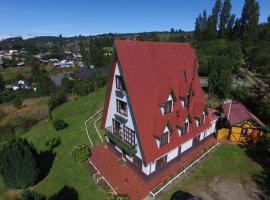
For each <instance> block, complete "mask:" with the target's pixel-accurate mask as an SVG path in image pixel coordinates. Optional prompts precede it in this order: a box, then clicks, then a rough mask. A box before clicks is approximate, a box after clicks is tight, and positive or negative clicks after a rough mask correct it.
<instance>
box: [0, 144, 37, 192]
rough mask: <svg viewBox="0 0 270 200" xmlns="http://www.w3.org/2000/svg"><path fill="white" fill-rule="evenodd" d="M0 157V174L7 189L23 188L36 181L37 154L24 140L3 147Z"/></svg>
mask: <svg viewBox="0 0 270 200" xmlns="http://www.w3.org/2000/svg"><path fill="white" fill-rule="evenodd" d="M0 157H1V163H0V174H1V176H2V177H3V179H4V181H5V183H6V185H7V186H8V187H10V188H25V187H27V186H29V185H31V184H33V183H34V182H35V181H36V180H37V178H38V175H39V169H38V167H37V153H36V151H35V150H34V148H33V146H32V145H30V144H29V143H28V142H27V141H26V140H25V139H17V140H12V141H11V142H9V143H7V144H6V145H4V146H3V148H2V150H1V151H0Z"/></svg>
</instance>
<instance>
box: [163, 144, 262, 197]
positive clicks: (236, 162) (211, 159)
mask: <svg viewBox="0 0 270 200" xmlns="http://www.w3.org/2000/svg"><path fill="white" fill-rule="evenodd" d="M260 173H261V167H260V166H259V165H258V164H257V163H255V162H254V161H252V160H251V159H250V158H249V157H248V156H247V154H246V153H245V150H244V149H242V148H240V147H239V146H236V145H229V144H221V146H219V147H218V148H217V149H216V150H215V152H213V153H210V154H209V155H208V156H207V158H206V159H205V160H204V161H202V163H201V164H200V165H197V166H195V169H194V171H193V172H192V173H191V174H189V175H188V176H187V177H185V178H184V179H183V181H182V182H181V183H180V182H179V183H178V184H176V185H175V186H174V187H172V188H171V189H169V190H168V191H166V192H165V193H164V194H163V195H162V196H161V198H160V199H164V200H165V199H170V197H171V195H172V194H173V193H174V192H175V191H178V190H182V191H189V190H190V189H191V188H192V186H193V185H194V184H197V183H199V182H201V181H207V180H211V179H212V178H214V177H223V178H226V179H230V180H237V181H239V182H240V183H241V184H245V183H246V182H247V181H250V180H251V178H252V176H253V175H258V174H260Z"/></svg>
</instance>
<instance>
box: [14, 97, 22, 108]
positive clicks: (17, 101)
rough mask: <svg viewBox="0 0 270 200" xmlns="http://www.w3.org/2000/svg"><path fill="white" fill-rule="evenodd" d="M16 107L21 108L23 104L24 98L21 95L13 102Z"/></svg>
mask: <svg viewBox="0 0 270 200" xmlns="http://www.w3.org/2000/svg"><path fill="white" fill-rule="evenodd" d="M13 105H14V107H16V108H18V109H20V108H21V106H22V100H21V99H20V98H19V97H16V98H15V99H14V102H13Z"/></svg>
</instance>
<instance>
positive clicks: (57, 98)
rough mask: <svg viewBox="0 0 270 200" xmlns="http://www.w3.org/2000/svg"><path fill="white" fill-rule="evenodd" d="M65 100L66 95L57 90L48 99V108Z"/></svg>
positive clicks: (54, 106) (52, 107) (51, 108)
mask: <svg viewBox="0 0 270 200" xmlns="http://www.w3.org/2000/svg"><path fill="white" fill-rule="evenodd" d="M66 101H67V97H66V95H65V93H64V92H63V91H58V92H57V93H56V94H55V95H53V96H51V98H50V99H49V108H50V110H53V109H55V108H56V107H57V106H59V105H61V104H62V103H64V102H66Z"/></svg>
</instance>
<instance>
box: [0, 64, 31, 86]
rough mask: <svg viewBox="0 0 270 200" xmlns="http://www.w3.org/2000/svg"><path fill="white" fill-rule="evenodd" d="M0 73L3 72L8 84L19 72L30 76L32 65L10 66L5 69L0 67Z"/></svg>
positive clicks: (26, 76)
mask: <svg viewBox="0 0 270 200" xmlns="http://www.w3.org/2000/svg"><path fill="white" fill-rule="evenodd" d="M0 74H2V76H3V78H4V80H5V81H7V83H8V84H10V83H12V80H13V79H14V78H15V77H16V76H17V75H19V74H21V75H23V76H24V77H25V78H29V77H30V74H31V67H29V66H24V67H9V68H5V69H0Z"/></svg>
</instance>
